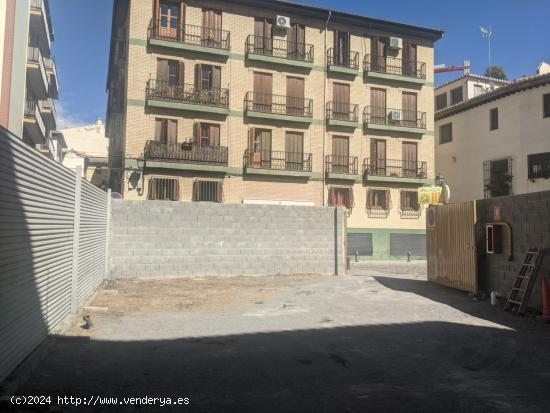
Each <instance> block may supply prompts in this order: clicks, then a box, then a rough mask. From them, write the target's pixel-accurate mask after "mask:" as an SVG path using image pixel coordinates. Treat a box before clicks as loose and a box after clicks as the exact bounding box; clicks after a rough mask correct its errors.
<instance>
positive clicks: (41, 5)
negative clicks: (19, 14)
mask: <svg viewBox="0 0 550 413" xmlns="http://www.w3.org/2000/svg"><path fill="white" fill-rule="evenodd" d="M29 38H32V39H36V42H37V46H39V47H40V48H41V49H42V50H48V51H49V50H51V42H52V41H53V38H54V35H53V27H52V22H51V17H50V10H49V5H48V2H47V1H46V0H30V19H29Z"/></svg>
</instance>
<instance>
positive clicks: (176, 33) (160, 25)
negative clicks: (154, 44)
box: [149, 18, 231, 50]
mask: <svg viewBox="0 0 550 413" xmlns="http://www.w3.org/2000/svg"><path fill="white" fill-rule="evenodd" d="M230 38H231V34H230V33H229V32H228V31H227V30H219V29H211V28H209V27H203V26H194V25H192V24H180V23H175V22H170V21H168V20H166V19H164V18H160V19H157V20H155V19H152V20H151V22H150V23H149V39H157V40H167V41H172V42H180V43H186V44H191V45H195V46H203V47H211V48H214V49H223V50H230V46H231V44H230Z"/></svg>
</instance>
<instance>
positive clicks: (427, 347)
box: [17, 280, 550, 413]
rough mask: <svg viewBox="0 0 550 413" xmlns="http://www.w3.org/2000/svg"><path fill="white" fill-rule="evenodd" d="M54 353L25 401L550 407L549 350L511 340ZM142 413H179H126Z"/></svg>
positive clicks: (318, 340) (335, 341)
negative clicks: (32, 397) (45, 397)
mask: <svg viewBox="0 0 550 413" xmlns="http://www.w3.org/2000/svg"><path fill="white" fill-rule="evenodd" d="M386 281H387V280H386ZM412 285H413V286H414V284H412ZM401 287H403V285H401ZM547 338H548V337H547ZM56 341H57V343H56V345H55V346H54V349H53V351H52V353H51V354H50V355H49V357H48V358H47V359H46V360H45V361H44V363H43V365H42V366H41V369H40V371H39V372H38V373H37V374H36V375H35V377H34V378H33V379H31V380H30V382H28V383H27V384H26V386H24V388H23V389H21V394H52V395H55V396H57V395H79V396H83V397H90V396H92V395H100V396H117V397H123V396H127V397H143V396H146V395H148V396H164V397H172V398H177V397H189V398H190V401H191V404H190V405H189V406H185V407H181V406H180V407H178V408H177V411H193V412H235V413H236V412H239V413H242V412H316V413H319V412H362V413H363V412H380V411H384V412H402V411H406V412H497V411H498V412H500V411H510V412H518V411H529V412H539V411H540V412H543V411H548V410H547V408H548V404H549V403H550V392H549V391H548V389H549V388H550V362H549V359H550V354H549V352H548V351H547V349H548V340H546V342H538V344H537V345H536V347H534V348H533V347H530V346H531V345H532V343H531V342H530V340H527V342H525V343H524V337H523V336H522V335H521V334H520V333H518V332H516V331H513V330H508V329H499V328H487V327H476V326H467V325H463V324H458V323H446V322H421V323H409V324H391V325H375V326H354V327H342V328H326V329H313V330H304V331H281V332H266V333H259V334H244V335H235V336H222V337H204V338H197V339H176V340H166V341H140V342H109V341H90V340H89V339H87V338H85V339H82V338H76V337H73V338H69V337H57V338H56ZM135 410H139V411H148V412H152V411H159V412H160V411H167V410H172V409H167V408H166V407H164V408H161V407H151V406H149V407H141V408H136V407H133V408H124V407H123V406H119V407H118V408H117V409H116V411H135ZM17 411H22V410H17ZM28 411H33V410H28ZM49 411H60V412H63V411H79V412H81V411H82V412H109V411H113V408H112V407H106V406H103V407H99V406H95V407H83V406H80V407H78V409H76V408H72V409H71V408H67V407H60V408H56V409H52V410H49Z"/></svg>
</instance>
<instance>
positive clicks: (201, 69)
mask: <svg viewBox="0 0 550 413" xmlns="http://www.w3.org/2000/svg"><path fill="white" fill-rule="evenodd" d="M221 70H222V69H221V67H219V66H212V65H203V64H198V65H195V86H196V87H197V89H199V90H212V89H220V88H221Z"/></svg>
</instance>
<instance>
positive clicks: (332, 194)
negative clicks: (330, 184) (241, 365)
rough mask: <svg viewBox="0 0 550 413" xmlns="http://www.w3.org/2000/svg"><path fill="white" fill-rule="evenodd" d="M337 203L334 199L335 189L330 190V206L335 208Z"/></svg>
mask: <svg viewBox="0 0 550 413" xmlns="http://www.w3.org/2000/svg"><path fill="white" fill-rule="evenodd" d="M335 203H336V199H335V197H334V188H329V189H328V205H329V206H331V207H332V206H334V204H335Z"/></svg>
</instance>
